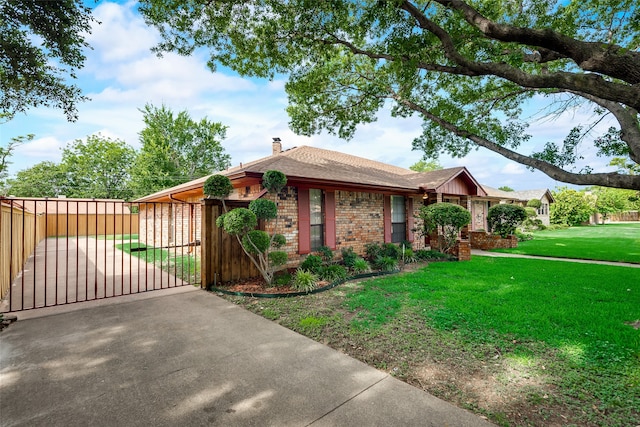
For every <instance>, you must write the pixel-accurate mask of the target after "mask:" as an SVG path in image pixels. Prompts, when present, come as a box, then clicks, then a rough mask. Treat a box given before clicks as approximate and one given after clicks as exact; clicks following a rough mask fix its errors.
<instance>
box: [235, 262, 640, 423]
mask: <svg viewBox="0 0 640 427" xmlns="http://www.w3.org/2000/svg"><path fill="white" fill-rule="evenodd" d="M638 277H640V270H639V269H636V268H631V267H613V266H603V265H590V264H574V263H567V262H559V261H545V260H531V259H512V258H490V257H475V258H473V259H472V260H471V261H469V262H447V263H433V264H430V265H429V266H428V267H427V268H424V269H421V270H418V271H416V272H413V273H406V274H400V275H395V276H388V277H384V278H379V279H375V280H369V281H366V282H362V283H358V284H346V285H343V286H340V287H337V288H335V289H334V290H331V291H328V292H324V293H321V294H317V295H311V296H307V297H304V298H286V299H267V300H257V299H254V298H247V297H227V298H228V299H230V300H232V301H234V302H236V303H238V304H241V305H243V306H245V307H247V308H248V309H250V310H252V311H254V312H257V313H259V314H262V315H263V316H265V317H267V318H270V319H273V320H275V321H277V322H278V323H281V324H282V325H284V326H286V327H288V328H290V329H293V330H296V331H298V332H300V333H302V334H305V335H307V336H309V337H311V338H314V339H316V340H318V341H319V342H322V343H325V344H327V345H329V346H332V347H334V348H336V349H338V350H340V351H343V352H345V353H347V354H350V355H352V356H353V357H356V358H359V359H360V360H362V361H364V362H365V363H368V364H370V365H372V366H375V367H377V368H379V369H383V370H385V371H387V372H389V373H391V374H392V375H394V376H397V377H399V378H400V379H402V380H404V381H407V382H409V383H410V384H413V385H415V386H417V387H421V388H423V389H425V390H426V391H429V392H431V393H433V394H435V395H437V396H439V397H441V398H443V399H445V400H448V401H451V402H452V403H454V404H456V405H458V406H461V407H465V408H468V409H471V410H473V411H475V412H477V413H480V414H483V415H485V416H487V417H488V418H489V419H490V420H491V421H493V422H495V423H498V424H500V425H522V426H525V425H550V424H554V425H556V424H557V425H584V426H587V425H601V426H629V425H631V426H635V425H639V424H640V330H638V329H635V328H634V327H635V326H640V325H638V324H637V323H636V322H640V280H638Z"/></svg>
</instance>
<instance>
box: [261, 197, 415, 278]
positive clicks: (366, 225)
mask: <svg viewBox="0 0 640 427" xmlns="http://www.w3.org/2000/svg"><path fill="white" fill-rule="evenodd" d="M264 197H265V198H268V199H270V200H272V201H277V204H278V223H277V230H275V232H277V233H280V234H282V235H284V236H285V238H286V239H287V244H286V245H285V247H284V248H283V250H284V251H285V252H287V254H288V255H289V262H288V265H289V266H295V265H297V264H298V263H299V262H300V261H301V260H303V259H304V258H305V257H306V255H300V254H299V246H298V237H299V221H298V189H297V188H295V187H286V188H284V189H283V190H282V191H281V192H280V193H279V194H277V195H273V194H267V195H265V196H264ZM420 206H422V196H415V197H413V210H412V211H411V212H409V211H408V210H407V228H408V229H409V228H414V229H415V228H420V227H421V224H420V220H418V219H417V218H415V216H416V215H417V213H418V212H419V210H420ZM410 218H411V221H410V220H409V219H410ZM335 222H336V224H335V225H336V249H335V251H334V252H335V254H336V256H337V257H338V258H339V257H340V251H341V250H342V249H343V248H349V247H351V248H353V250H354V251H355V252H356V253H358V254H360V255H363V254H364V249H365V246H366V245H367V244H368V243H382V242H384V196H383V195H382V194H380V193H368V192H357V191H341V190H339V191H336V192H335ZM411 223H413V226H412V227H410V225H411ZM275 227H276V223H275V221H269V222H268V223H267V224H266V227H265V230H266V231H267V232H268V233H269V234H271V233H273V232H274V228H275ZM414 236H415V237H414V244H413V247H414V249H423V248H424V247H425V244H424V238H422V237H421V236H420V235H419V233H414Z"/></svg>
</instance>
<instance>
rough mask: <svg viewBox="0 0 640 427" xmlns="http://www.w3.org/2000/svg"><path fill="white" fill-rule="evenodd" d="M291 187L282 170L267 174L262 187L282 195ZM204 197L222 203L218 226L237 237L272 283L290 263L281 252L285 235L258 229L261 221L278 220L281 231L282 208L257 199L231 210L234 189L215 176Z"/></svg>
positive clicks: (205, 188) (266, 278) (210, 181)
mask: <svg viewBox="0 0 640 427" xmlns="http://www.w3.org/2000/svg"><path fill="white" fill-rule="evenodd" d="M286 184H287V177H286V176H285V175H284V174H283V173H282V172H280V171H274V170H271V171H267V172H265V173H264V175H263V177H262V185H263V186H264V187H265V188H266V189H267V191H268V192H269V193H271V194H276V193H279V192H280V190H282V189H283V188H284V186H285V185H286ZM203 190H204V194H205V195H206V196H209V197H213V198H216V199H219V200H221V201H222V206H223V209H224V213H223V214H222V215H220V216H219V217H218V219H216V225H217V226H218V227H221V228H223V229H224V230H225V231H226V232H227V233H229V234H230V235H232V236H236V238H237V239H238V242H239V243H240V245H241V246H242V249H243V250H244V253H245V254H247V256H248V257H249V259H251V262H253V264H254V265H255V266H256V267H257V268H258V270H259V271H260V274H262V277H264V280H265V281H266V282H267V284H271V282H272V281H273V275H274V273H275V271H276V270H277V269H278V268H279V267H280V266H282V265H284V264H286V263H287V258H288V257H287V253H286V252H284V251H280V250H278V249H280V248H281V247H282V246H284V245H285V244H286V243H287V240H286V238H285V237H284V236H283V235H282V234H275V233H274V234H273V235H271V236H270V235H269V234H268V233H267V232H265V231H262V230H256V227H257V226H258V220H260V219H262V220H265V221H269V220H275V221H276V222H275V226H274V230H277V229H278V206H277V205H276V203H275V202H273V201H271V200H267V199H257V200H254V201H252V202H251V203H249V208H248V209H247V208H236V209H233V210H231V211H227V207H226V205H225V203H224V199H225V197H227V196H228V195H229V194H230V193H231V191H232V190H233V186H232V185H231V181H230V180H229V178H227V177H226V176H223V175H212V176H210V177H209V178H207V180H206V181H205V183H204V189H203Z"/></svg>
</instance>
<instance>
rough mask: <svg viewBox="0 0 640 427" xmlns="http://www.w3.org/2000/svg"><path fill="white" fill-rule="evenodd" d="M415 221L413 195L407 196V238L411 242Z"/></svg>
mask: <svg viewBox="0 0 640 427" xmlns="http://www.w3.org/2000/svg"><path fill="white" fill-rule="evenodd" d="M414 227H415V221H414V218H413V197H407V240H408V241H410V242H413V228H414Z"/></svg>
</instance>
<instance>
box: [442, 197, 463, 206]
mask: <svg viewBox="0 0 640 427" xmlns="http://www.w3.org/2000/svg"><path fill="white" fill-rule="evenodd" d="M442 201H443V202H445V203H453V204H454V205H459V204H460V197H443V198H442Z"/></svg>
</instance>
